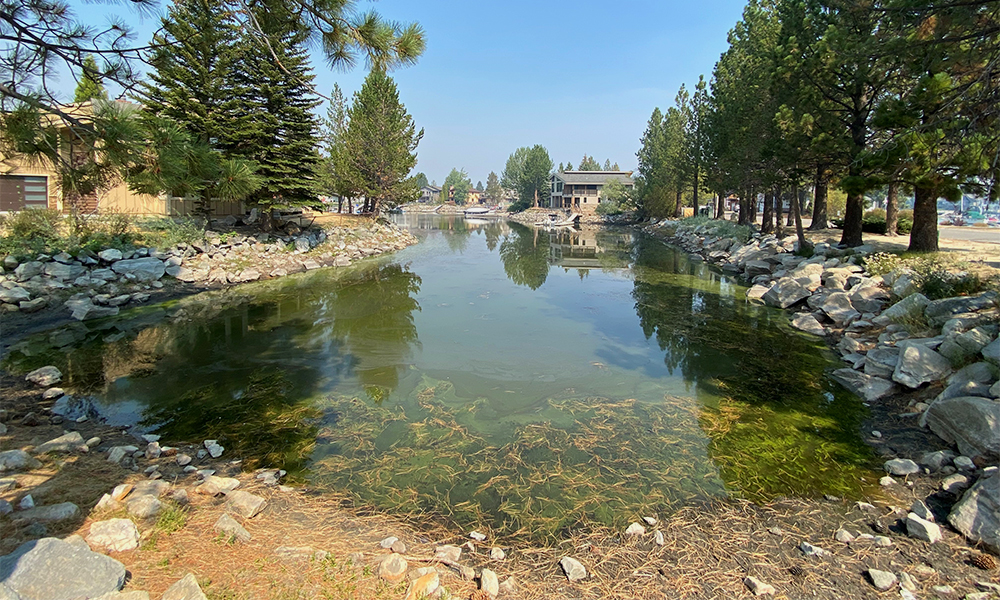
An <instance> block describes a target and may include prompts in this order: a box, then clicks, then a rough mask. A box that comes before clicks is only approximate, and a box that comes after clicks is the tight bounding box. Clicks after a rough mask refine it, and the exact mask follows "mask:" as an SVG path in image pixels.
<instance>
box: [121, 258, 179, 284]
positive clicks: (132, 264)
mask: <svg viewBox="0 0 1000 600" xmlns="http://www.w3.org/2000/svg"><path fill="white" fill-rule="evenodd" d="M111 270H112V271H114V272H115V273H118V274H120V275H124V276H128V275H129V274H131V275H133V276H134V277H135V279H136V281H156V280H157V279H159V278H160V277H163V274H164V273H166V272H167V268H166V266H165V265H164V264H163V261H162V260H160V259H158V258H152V257H146V258H133V259H129V260H120V261H118V262H116V263H114V264H112V265H111Z"/></svg>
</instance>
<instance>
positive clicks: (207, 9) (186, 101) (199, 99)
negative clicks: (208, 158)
mask: <svg viewBox="0 0 1000 600" xmlns="http://www.w3.org/2000/svg"><path fill="white" fill-rule="evenodd" d="M230 18H231V14H230V12H229V9H228V8H227V6H226V4H225V3H224V2H223V0H177V1H176V2H174V3H173V4H172V5H171V6H170V9H169V11H168V13H167V16H166V17H164V18H163V19H162V21H161V26H162V29H161V31H160V32H158V33H157V34H156V35H154V36H153V46H154V50H153V54H152V56H151V57H150V61H149V63H150V66H151V67H152V68H151V69H150V71H149V73H148V77H149V82H145V83H143V88H144V91H145V95H144V97H143V98H142V104H143V107H144V108H145V111H144V114H145V116H146V117H147V118H166V119H170V120H172V121H174V122H175V123H177V124H179V125H180V126H181V128H182V129H183V130H184V131H186V132H187V133H189V134H190V135H191V138H192V139H193V140H196V141H198V142H201V143H204V144H208V145H210V146H212V147H216V148H217V147H219V146H220V140H221V139H222V138H224V137H225V136H226V134H225V132H227V131H230V130H231V128H232V116H233V115H234V111H235V110H236V108H237V107H236V106H235V105H234V103H233V100H232V90H231V85H232V84H231V79H232V69H233V60H234V58H235V55H234V52H233V49H232V42H233V40H234V39H235V38H237V37H238V34H237V30H236V29H235V28H234V27H233V25H232V23H231V21H230Z"/></svg>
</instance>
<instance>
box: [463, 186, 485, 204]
mask: <svg viewBox="0 0 1000 600" xmlns="http://www.w3.org/2000/svg"><path fill="white" fill-rule="evenodd" d="M465 203H466V204H482V203H483V193H482V192H480V191H479V190H477V189H476V188H474V187H470V188H469V191H468V192H467V193H466V194H465Z"/></svg>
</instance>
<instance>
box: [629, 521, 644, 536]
mask: <svg viewBox="0 0 1000 600" xmlns="http://www.w3.org/2000/svg"><path fill="white" fill-rule="evenodd" d="M645 534H646V528H645V527H643V526H642V525H640V524H638V523H632V524H631V525H629V526H628V529H626V530H625V535H633V536H640V535H645Z"/></svg>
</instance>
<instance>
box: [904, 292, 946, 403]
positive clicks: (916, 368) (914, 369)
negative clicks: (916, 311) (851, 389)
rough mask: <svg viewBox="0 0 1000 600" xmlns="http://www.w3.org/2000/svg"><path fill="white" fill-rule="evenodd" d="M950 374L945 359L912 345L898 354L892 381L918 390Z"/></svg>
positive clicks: (919, 346)
mask: <svg viewBox="0 0 1000 600" xmlns="http://www.w3.org/2000/svg"><path fill="white" fill-rule="evenodd" d="M911 298H912V296H911ZM950 374H951V363H950V362H949V361H948V359H947V358H945V357H943V356H941V355H940V354H938V353H937V352H935V351H933V350H931V349H930V348H928V347H927V346H923V345H920V344H913V345H907V346H906V347H905V348H903V351H902V352H900V354H899V362H898V363H897V364H896V370H895V371H893V373H892V379H893V381H897V382H899V383H901V384H903V385H905V386H907V387H909V388H918V387H920V386H921V385H923V384H925V383H929V382H931V381H937V380H939V379H944V378H945V377H947V376H948V375H950Z"/></svg>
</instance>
